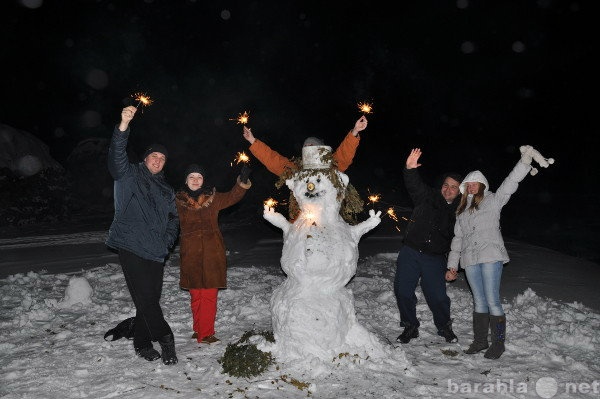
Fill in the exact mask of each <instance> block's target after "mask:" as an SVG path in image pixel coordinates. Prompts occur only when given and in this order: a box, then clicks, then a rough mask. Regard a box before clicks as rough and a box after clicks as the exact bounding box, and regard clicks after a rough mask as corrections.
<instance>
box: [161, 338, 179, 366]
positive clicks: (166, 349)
mask: <svg viewBox="0 0 600 399" xmlns="http://www.w3.org/2000/svg"><path fill="white" fill-rule="evenodd" d="M158 343H159V344H160V348H161V349H162V354H161V357H162V361H163V363H164V364H166V365H171V364H177V361H178V360H177V355H175V337H174V336H173V334H167V335H165V336H163V337H160V338H159V339H158Z"/></svg>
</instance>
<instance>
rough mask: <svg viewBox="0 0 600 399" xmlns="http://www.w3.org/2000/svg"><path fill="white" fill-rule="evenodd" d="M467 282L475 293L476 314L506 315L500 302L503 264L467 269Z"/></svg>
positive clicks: (499, 262)
mask: <svg viewBox="0 0 600 399" xmlns="http://www.w3.org/2000/svg"><path fill="white" fill-rule="evenodd" d="M465 275H466V276H467V281H468V282H469V285H470V286H471V292H472V293H473V302H475V312H477V313H489V314H491V315H492V316H502V315H504V310H503V309H502V303H501V302H500V279H501V278H502V262H501V261H498V262H490V263H477V264H476V265H472V266H467V267H466V268H465Z"/></svg>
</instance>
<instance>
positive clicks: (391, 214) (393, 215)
mask: <svg viewBox="0 0 600 399" xmlns="http://www.w3.org/2000/svg"><path fill="white" fill-rule="evenodd" d="M387 215H388V216H389V217H390V219H392V220H393V221H395V222H397V221H398V216H396V211H395V210H394V208H393V207H390V208H389V209H388V210H387Z"/></svg>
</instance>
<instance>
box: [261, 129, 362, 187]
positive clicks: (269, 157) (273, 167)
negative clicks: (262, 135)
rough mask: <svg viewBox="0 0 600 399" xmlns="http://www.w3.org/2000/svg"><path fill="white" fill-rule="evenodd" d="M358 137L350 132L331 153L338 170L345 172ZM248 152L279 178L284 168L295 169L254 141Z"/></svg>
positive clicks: (267, 147) (284, 158) (281, 156)
mask: <svg viewBox="0 0 600 399" xmlns="http://www.w3.org/2000/svg"><path fill="white" fill-rule="evenodd" d="M359 141H360V138H359V137H354V135H353V134H352V132H348V134H347V135H346V137H344V140H343V141H342V142H341V143H340V145H339V147H338V148H337V149H336V150H335V152H334V153H333V159H335V160H336V162H337V165H338V170H339V171H340V172H345V171H346V169H348V167H350V164H351V163H352V160H353V159H354V154H356V149H357V148H358V142H359ZM250 152H251V153H252V155H254V156H255V157H256V158H257V159H258V160H259V161H260V162H261V163H262V164H263V165H265V167H266V168H267V169H268V170H269V171H270V172H272V173H275V174H276V175H277V176H280V175H281V174H282V173H283V172H284V170H285V169H286V168H295V167H296V166H295V165H294V163H293V162H292V161H290V160H289V159H288V158H286V157H284V156H283V155H281V154H280V153H278V152H277V151H275V150H273V149H272V148H271V147H269V146H268V145H266V144H265V143H263V142H262V141H260V140H258V139H256V140H255V141H254V143H253V144H252V145H251V146H250Z"/></svg>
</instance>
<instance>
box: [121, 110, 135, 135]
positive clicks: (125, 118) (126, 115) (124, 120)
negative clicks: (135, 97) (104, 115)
mask: <svg viewBox="0 0 600 399" xmlns="http://www.w3.org/2000/svg"><path fill="white" fill-rule="evenodd" d="M136 111H137V108H136V107H134V106H133V105H130V106H128V107H125V108H123V111H121V123H120V124H119V130H120V131H122V132H124V131H125V130H127V128H128V127H129V122H131V120H132V119H133V116H134V115H135V112H136Z"/></svg>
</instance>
